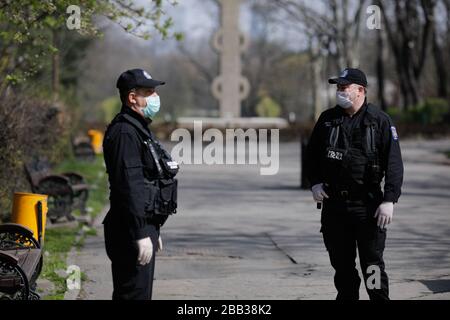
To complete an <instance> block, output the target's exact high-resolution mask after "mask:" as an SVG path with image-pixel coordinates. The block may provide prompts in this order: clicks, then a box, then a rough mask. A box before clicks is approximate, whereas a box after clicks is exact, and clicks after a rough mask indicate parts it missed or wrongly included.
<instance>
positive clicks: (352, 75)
mask: <svg viewBox="0 0 450 320" xmlns="http://www.w3.org/2000/svg"><path fill="white" fill-rule="evenodd" d="M328 83H331V84H340V85H348V84H352V83H354V84H359V85H360V86H363V87H367V78H366V75H365V74H364V72H362V71H361V70H359V69H352V68H347V69H345V70H344V71H342V72H341V74H340V75H339V77H337V78H331V79H329V80H328Z"/></svg>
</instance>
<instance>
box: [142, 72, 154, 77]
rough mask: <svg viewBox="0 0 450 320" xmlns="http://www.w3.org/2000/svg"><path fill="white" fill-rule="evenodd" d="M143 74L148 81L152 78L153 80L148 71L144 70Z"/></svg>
mask: <svg viewBox="0 0 450 320" xmlns="http://www.w3.org/2000/svg"><path fill="white" fill-rule="evenodd" d="M142 72H143V73H144V77H146V78H147V79H151V78H152V77H151V75H149V74H148V73H147V71H145V70H142Z"/></svg>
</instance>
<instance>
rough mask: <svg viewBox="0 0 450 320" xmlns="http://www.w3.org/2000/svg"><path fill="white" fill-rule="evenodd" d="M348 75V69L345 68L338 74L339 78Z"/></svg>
mask: <svg viewBox="0 0 450 320" xmlns="http://www.w3.org/2000/svg"><path fill="white" fill-rule="evenodd" d="M347 75H348V70H347V69H345V70H344V71H342V73H341V75H340V76H339V77H340V78H345V77H347Z"/></svg>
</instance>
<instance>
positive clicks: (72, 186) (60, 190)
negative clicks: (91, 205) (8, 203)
mask: <svg viewBox="0 0 450 320" xmlns="http://www.w3.org/2000/svg"><path fill="white" fill-rule="evenodd" d="M25 171H26V175H27V179H28V181H29V182H30V185H31V190H32V191H33V192H34V193H40V194H46V195H48V202H47V205H48V213H47V216H48V218H49V219H50V221H51V222H52V223H53V222H56V221H57V220H58V219H59V218H61V217H66V218H67V219H68V220H69V221H73V220H74V219H75V218H74V217H73V216H72V210H73V209H80V212H81V214H86V201H87V199H88V196H89V186H88V185H87V184H86V182H85V180H84V178H83V176H81V175H79V174H78V173H75V172H65V173H62V174H53V173H52V172H51V169H50V164H49V162H48V161H46V160H44V159H38V160H33V161H31V162H29V163H27V164H25Z"/></svg>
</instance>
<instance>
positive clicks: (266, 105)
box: [255, 94, 281, 117]
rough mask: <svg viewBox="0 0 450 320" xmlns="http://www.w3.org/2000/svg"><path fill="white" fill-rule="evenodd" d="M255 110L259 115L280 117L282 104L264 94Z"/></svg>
mask: <svg viewBox="0 0 450 320" xmlns="http://www.w3.org/2000/svg"><path fill="white" fill-rule="evenodd" d="M255 110H256V114H257V115H258V116H259V117H279V116H280V114H281V107H280V105H279V104H278V103H277V102H276V101H274V100H273V99H272V98H271V97H270V96H269V95H267V94H263V95H262V98H261V100H260V101H259V103H258V104H257V106H256V108H255Z"/></svg>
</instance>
